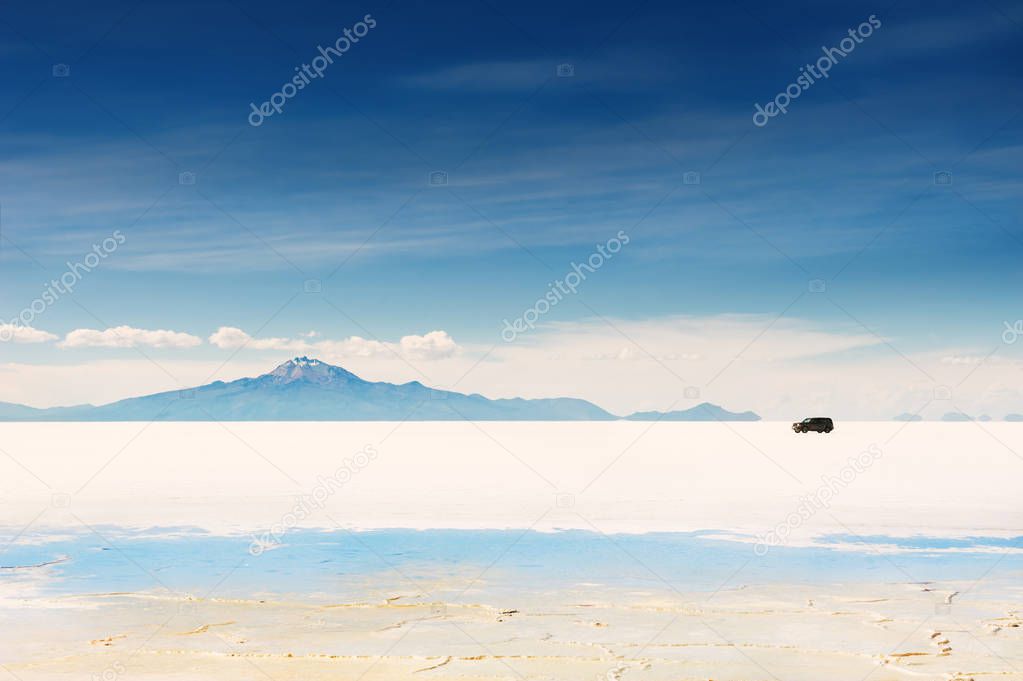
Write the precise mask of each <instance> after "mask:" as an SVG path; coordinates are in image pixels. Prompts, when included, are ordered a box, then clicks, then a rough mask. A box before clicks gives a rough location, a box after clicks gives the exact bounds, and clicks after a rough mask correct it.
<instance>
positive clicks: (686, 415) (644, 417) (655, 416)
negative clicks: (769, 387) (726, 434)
mask: <svg viewBox="0 0 1023 681" xmlns="http://www.w3.org/2000/svg"><path fill="white" fill-rule="evenodd" d="M625 418H626V419H627V420H629V421H759V420H760V416H758V415H757V414H754V413H753V412H751V411H744V412H742V413H736V412H732V411H728V410H727V409H724V408H722V407H719V406H718V405H716V404H711V403H710V402H703V403H701V404H698V405H696V406H695V407H693V408H692V409H685V410H682V411H669V412H659V411H638V412H636V413H635V414H629V415H628V416H626V417H625Z"/></svg>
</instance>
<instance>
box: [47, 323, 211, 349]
mask: <svg viewBox="0 0 1023 681" xmlns="http://www.w3.org/2000/svg"><path fill="white" fill-rule="evenodd" d="M201 344H202V339H201V338H199V337H198V336H193V335H192V334H189V333H181V332H179V331H167V330H164V329H155V330H150V329H136V328H134V327H131V326H115V327H113V328H109V329H104V330H102V331H100V330H99V329H75V330H74V331H71V332H69V333H68V334H67V335H66V336H65V337H64V340H63V341H61V342H60V343H59V345H60V347H62V348H136V347H150V348H194V347H195V346H197V345H201Z"/></svg>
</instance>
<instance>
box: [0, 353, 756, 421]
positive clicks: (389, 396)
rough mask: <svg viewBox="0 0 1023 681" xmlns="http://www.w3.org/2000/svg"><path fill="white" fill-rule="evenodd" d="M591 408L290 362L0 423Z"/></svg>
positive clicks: (712, 413)
mask: <svg viewBox="0 0 1023 681" xmlns="http://www.w3.org/2000/svg"><path fill="white" fill-rule="evenodd" d="M620 418H623V417H619V416H615V415H614V414H611V413H609V412H607V411H605V410H603V409H601V408H600V407H598V406H597V405H595V404H593V403H592V402H587V401H586V400H581V399H574V398H567V397H559V398H551V399H522V398H512V399H489V398H486V397H484V396H482V395H479V394H471V395H466V394H463V393H458V392H453V391H449V390H437V389H434V388H429V387H427V386H425V385H423V384H422V383H420V382H419V381H412V382H410V383H402V384H395V383H386V382H374V381H366V380H364V379H362V378H360V377H358V376H356V375H355V374H353V373H352V372H350V371H348V370H346V369H343V368H341V367H338V366H333V365H330V364H327V363H325V362H321V361H320V360H318V359H310V358H308V357H296V358H295V359H291V360H288V361H287V362H285V363H283V364H281V365H280V366H278V367H277V368H275V369H274V370H273V371H271V372H269V373H266V374H263V375H261V376H257V377H255V378H241V379H238V380H236V381H230V382H224V381H215V382H213V383H208V384H206V385H202V386H199V387H197V388H189V389H185V390H173V391H169V392H162V393H156V394H154V395H146V396H143V397H132V398H128V399H124V400H120V401H117V402H112V403H110V404H104V405H100V406H94V405H91V404H85V405H77V406H72V407H52V408H48V409H36V408H33V407H27V406H24V405H21V404H9V403H4V402H0V421H403V420H412V421H461V420H471V421H611V420H616V419H620ZM624 418H626V419H628V420H632V421H657V420H665V421H758V420H760V417H759V416H757V415H756V414H754V413H753V412H750V411H747V412H743V413H741V414H737V413H733V412H730V411H727V410H725V409H722V408H721V407H719V406H717V405H714V404H710V403H708V402H704V403H703V404H699V405H697V406H695V407H693V408H692V409H688V410H685V411H673V412H668V413H664V414H662V413H660V412H637V413H635V414H631V415H629V416H626V417H624Z"/></svg>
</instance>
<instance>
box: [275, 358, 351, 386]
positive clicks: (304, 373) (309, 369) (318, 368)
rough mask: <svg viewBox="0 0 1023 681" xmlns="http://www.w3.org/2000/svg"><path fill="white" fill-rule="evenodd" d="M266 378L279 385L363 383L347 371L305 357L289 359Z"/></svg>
mask: <svg viewBox="0 0 1023 681" xmlns="http://www.w3.org/2000/svg"><path fill="white" fill-rule="evenodd" d="M265 376H266V377H267V378H269V379H270V380H271V381H272V382H274V383H278V384H280V383H294V382H295V381H304V382H307V383H318V384H329V383H347V382H349V381H359V382H361V381H362V379H360V378H359V377H358V376H356V375H355V374H353V373H352V372H350V371H347V370H346V369H342V368H341V367H336V366H334V365H332V364H327V363H326V362H323V361H320V360H318V359H315V358H311V357H306V356H304V355H303V356H302V357H295V358H294V359H289V360H288V361H287V362H284V363H283V364H281V365H279V366H278V367H277V368H276V369H274V370H273V371H271V372H270V373H268V374H265Z"/></svg>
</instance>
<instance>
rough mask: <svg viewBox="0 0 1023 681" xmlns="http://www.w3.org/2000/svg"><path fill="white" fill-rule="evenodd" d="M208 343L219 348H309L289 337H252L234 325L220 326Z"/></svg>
mask: <svg viewBox="0 0 1023 681" xmlns="http://www.w3.org/2000/svg"><path fill="white" fill-rule="evenodd" d="M210 343H212V344H213V345H215V346H217V347H218V348H220V349H221V350H237V349H238V348H248V349H251V350H286V351H288V352H292V351H295V352H304V351H306V350H308V349H309V347H308V346H309V344H308V343H307V342H305V341H300V340H291V339H290V338H253V337H252V336H250V335H249V334H247V333H245V332H244V331H242V330H241V329H239V328H236V327H234V326H222V327H220V328H219V329H217V330H216V331H215V332H214V333H213V335H212V336H210Z"/></svg>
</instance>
